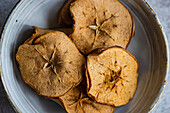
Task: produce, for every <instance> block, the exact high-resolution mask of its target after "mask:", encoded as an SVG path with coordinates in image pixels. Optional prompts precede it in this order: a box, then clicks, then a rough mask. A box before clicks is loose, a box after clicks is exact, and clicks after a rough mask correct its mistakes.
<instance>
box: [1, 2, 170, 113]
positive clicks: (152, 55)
mask: <svg viewBox="0 0 170 113" xmlns="http://www.w3.org/2000/svg"><path fill="white" fill-rule="evenodd" d="M120 1H121V2H122V3H123V4H124V5H125V6H126V7H128V9H129V10H130V11H131V13H132V15H133V17H134V20H135V27H136V29H135V37H134V38H133V39H132V41H131V43H130V45H129V47H128V49H127V50H128V51H129V52H130V53H132V54H133V55H134V56H135V57H136V58H137V60H138V62H139V79H138V88H137V91H136V94H135V96H134V98H133V99H132V100H131V101H130V102H129V103H128V104H127V105H125V106H122V107H118V108H116V110H115V113H144V112H151V111H152V110H153V109H154V107H155V106H156V104H157V102H158V100H159V99H160V97H161V94H162V92H163V90H164V88H165V85H166V80H167V69H168V58H169V57H168V55H169V53H168V46H167V45H168V44H167V39H166V37H165V34H164V32H163V30H162V27H161V25H160V23H159V21H158V18H157V16H156V14H155V13H154V11H153V10H152V9H151V8H150V6H149V5H148V3H147V2H146V1H144V0H120ZM64 2H65V0H21V1H20V2H19V3H18V4H17V5H16V7H15V9H14V10H13V11H12V13H11V15H10V16H9V18H8V20H7V22H6V25H5V27H4V31H3V34H2V38H1V62H0V64H1V78H2V82H3V85H4V88H5V90H6V93H7V95H8V97H9V100H10V102H11V104H12V105H13V107H14V108H15V110H16V111H17V112H22V113H65V110H64V109H62V107H60V106H59V105H58V104H57V103H55V102H53V101H51V100H49V99H46V98H44V97H41V96H39V95H37V94H36V92H35V91H34V90H33V89H32V88H31V87H29V86H28V85H27V84H26V83H25V82H24V81H23V79H22V77H21V75H20V73H19V69H18V65H17V62H16V59H15V54H16V52H17V49H18V47H19V45H21V44H22V43H23V42H24V41H25V40H26V39H28V38H29V37H30V36H31V34H32V33H33V31H34V30H33V28H32V26H38V27H40V28H56V27H57V18H58V15H57V14H58V12H59V10H60V8H61V7H62V5H63V4H64Z"/></svg>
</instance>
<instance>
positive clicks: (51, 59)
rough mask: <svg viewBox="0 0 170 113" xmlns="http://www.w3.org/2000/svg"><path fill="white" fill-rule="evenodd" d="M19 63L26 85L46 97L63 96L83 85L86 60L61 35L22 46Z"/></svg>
mask: <svg viewBox="0 0 170 113" xmlns="http://www.w3.org/2000/svg"><path fill="white" fill-rule="evenodd" d="M16 60H17V62H18V64H19V69H20V72H21V75H22V77H23V79H24V81H25V82H26V83H27V84H28V85H30V86H31V87H32V88H33V89H35V90H36V92H37V93H38V94H39V95H42V96H46V97H59V96H62V95H64V94H65V93H67V92H68V91H69V90H70V89H71V88H73V87H75V86H76V85H78V84H79V83H80V82H81V80H82V76H83V74H84V64H85V58H84V56H83V55H81V54H80V52H79V51H78V49H77V48H76V46H75V45H74V44H73V42H72V41H71V40H70V39H69V38H68V37H67V36H66V35H65V34H64V33H63V32H59V31H55V32H50V33H47V34H45V35H42V36H40V37H38V38H36V39H35V40H34V41H33V43H32V44H27V43H25V44H23V45H21V46H20V47H19V49H18V52H17V54H16Z"/></svg>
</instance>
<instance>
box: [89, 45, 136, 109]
mask: <svg viewBox="0 0 170 113" xmlns="http://www.w3.org/2000/svg"><path fill="white" fill-rule="evenodd" d="M87 72H88V73H87V74H86V77H87V81H88V82H87V93H88V95H89V96H90V97H91V98H93V99H94V100H95V101H97V102H99V103H103V104H108V105H115V106H122V105H125V104H127V103H128V102H129V101H130V99H132V98H133V96H134V94H135V91H136V88H137V80H138V62H137V60H136V58H135V57H134V56H133V55H131V54H130V53H128V52H127V51H126V50H124V49H121V48H118V47H113V48H109V49H107V50H105V51H103V52H101V53H99V54H96V53H95V54H91V55H89V56H88V57H87Z"/></svg>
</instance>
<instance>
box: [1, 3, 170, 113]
mask: <svg viewBox="0 0 170 113" xmlns="http://www.w3.org/2000/svg"><path fill="white" fill-rule="evenodd" d="M18 1H19V0H0V33H1V32H2V29H3V26H4V24H5V21H6V19H7V17H8V15H9V14H10V12H11V10H12V9H13V7H14V6H15V5H16V3H17V2H18ZM146 1H148V3H149V4H150V5H151V7H152V8H153V9H154V11H155V12H156V14H157V15H158V17H159V19H160V22H161V23H162V26H163V28H164V30H165V33H166V36H167V38H168V42H169V47H170V0H146ZM0 113H15V111H14V110H13V108H12V106H11V105H10V103H9V102H8V99H7V96H6V93H5V91H4V89H3V85H2V82H1V80H0ZM153 113H170V76H169V77H168V82H167V86H166V88H165V91H164V93H163V96H162V98H161V100H160V102H159V103H158V105H157V107H156V108H155V110H154V111H153Z"/></svg>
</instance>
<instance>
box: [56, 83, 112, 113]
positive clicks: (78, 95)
mask: <svg viewBox="0 0 170 113" xmlns="http://www.w3.org/2000/svg"><path fill="white" fill-rule="evenodd" d="M59 100H60V101H61V102H62V106H64V108H65V110H66V111H67V113H114V109H115V108H114V106H110V105H103V104H100V103H96V102H94V101H93V100H92V99H90V98H89V97H88V96H87V93H86V86H85V85H84V84H82V83H81V84H80V85H79V86H77V87H75V88H73V89H72V90H70V91H69V92H68V93H66V94H65V95H64V96H61V97H59ZM56 101H58V100H56Z"/></svg>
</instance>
